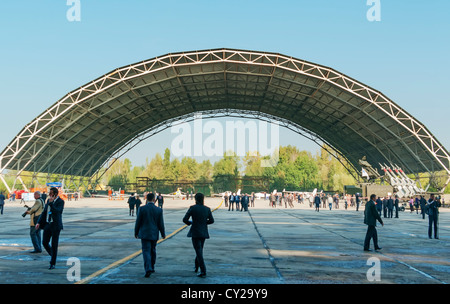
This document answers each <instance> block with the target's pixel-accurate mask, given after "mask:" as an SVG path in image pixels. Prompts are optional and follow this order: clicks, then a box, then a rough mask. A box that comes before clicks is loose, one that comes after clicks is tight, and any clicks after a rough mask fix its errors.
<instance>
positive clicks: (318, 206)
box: [314, 194, 320, 212]
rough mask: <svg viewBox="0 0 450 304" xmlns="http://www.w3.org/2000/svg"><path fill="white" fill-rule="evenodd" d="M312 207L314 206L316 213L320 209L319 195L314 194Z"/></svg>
mask: <svg viewBox="0 0 450 304" xmlns="http://www.w3.org/2000/svg"><path fill="white" fill-rule="evenodd" d="M314 205H315V206H316V211H317V212H319V208H320V194H316V196H314Z"/></svg>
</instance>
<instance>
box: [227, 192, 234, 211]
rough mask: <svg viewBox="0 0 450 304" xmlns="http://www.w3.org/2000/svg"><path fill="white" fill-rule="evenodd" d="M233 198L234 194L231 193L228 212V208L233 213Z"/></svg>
mask: <svg viewBox="0 0 450 304" xmlns="http://www.w3.org/2000/svg"><path fill="white" fill-rule="evenodd" d="M234 198H235V194H234V193H231V195H230V204H229V205H228V211H230V208H231V211H234Z"/></svg>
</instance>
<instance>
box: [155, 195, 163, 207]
mask: <svg viewBox="0 0 450 304" xmlns="http://www.w3.org/2000/svg"><path fill="white" fill-rule="evenodd" d="M156 199H157V200H158V207H159V208H161V209H162V207H163V205H164V197H163V196H162V195H161V193H159V194H158V196H157V197H156Z"/></svg>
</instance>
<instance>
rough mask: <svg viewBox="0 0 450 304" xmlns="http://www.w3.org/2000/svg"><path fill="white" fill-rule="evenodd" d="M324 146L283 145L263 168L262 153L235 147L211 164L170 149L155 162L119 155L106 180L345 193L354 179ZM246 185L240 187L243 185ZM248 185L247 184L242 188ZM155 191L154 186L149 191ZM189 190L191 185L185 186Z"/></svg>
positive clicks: (216, 189) (123, 183)
mask: <svg viewBox="0 0 450 304" xmlns="http://www.w3.org/2000/svg"><path fill="white" fill-rule="evenodd" d="M326 148H327V147H326V146H322V147H321V149H320V151H318V152H317V153H316V154H315V155H313V154H312V153H311V152H308V151H301V150H299V149H298V148H297V147H295V146H291V145H288V146H281V147H279V149H278V151H277V153H278V154H277V156H278V161H277V162H275V163H274V165H273V166H266V167H264V166H262V165H261V164H262V161H263V160H269V159H270V158H271V157H272V156H273V155H271V156H268V155H266V156H262V155H260V154H259V153H258V152H253V153H251V152H247V153H246V155H245V156H244V157H240V156H238V155H236V153H234V152H232V151H228V152H225V153H224V155H223V157H222V158H221V159H219V160H218V161H216V162H215V163H214V164H212V163H211V162H210V161H209V160H203V161H201V162H199V161H197V160H196V159H195V158H193V157H183V158H181V159H178V158H174V157H171V153H170V149H168V148H166V149H165V151H164V155H161V154H159V153H157V154H156V155H155V156H154V157H153V158H152V159H151V160H149V159H148V158H147V160H146V163H145V164H144V165H142V166H132V163H131V161H130V160H129V159H127V158H125V159H115V160H113V161H112V163H111V164H109V165H110V168H109V170H108V171H106V172H105V174H104V176H103V180H102V183H103V184H104V185H108V186H110V187H113V188H114V189H115V190H117V189H118V188H119V187H121V188H122V189H124V188H126V187H127V186H126V185H127V184H133V183H136V178H137V177H148V178H149V179H154V180H167V181H173V182H180V181H183V182H191V183H192V184H194V183H195V182H203V183H205V182H209V183H210V184H211V186H212V189H211V192H221V191H225V190H231V191H233V190H235V189H232V187H233V183H236V180H238V183H239V181H241V182H244V183H245V181H253V182H252V183H250V184H248V182H247V191H272V190H273V189H278V191H281V190H282V189H286V190H310V189H313V188H318V189H323V190H326V191H342V189H343V188H344V185H354V184H356V183H357V181H356V180H355V178H354V177H353V176H352V174H350V173H349V172H348V171H347V169H345V167H344V166H343V165H342V164H341V163H340V162H339V161H338V160H337V159H336V158H334V157H333V156H332V155H331V154H330V153H329V152H328V151H327V149H326ZM356 175H357V173H355V174H354V176H356ZM240 186H242V185H240ZM245 187H246V186H245V185H244V188H245ZM149 190H152V189H149ZM184 190H188V189H184Z"/></svg>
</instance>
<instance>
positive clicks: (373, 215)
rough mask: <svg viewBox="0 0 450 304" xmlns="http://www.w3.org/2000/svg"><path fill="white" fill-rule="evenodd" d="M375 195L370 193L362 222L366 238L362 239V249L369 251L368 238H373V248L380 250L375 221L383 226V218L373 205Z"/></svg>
mask: <svg viewBox="0 0 450 304" xmlns="http://www.w3.org/2000/svg"><path fill="white" fill-rule="evenodd" d="M376 197H377V196H376V195H375V194H372V195H371V196H370V200H369V201H368V202H367V204H366V206H365V210H364V224H366V225H367V233H366V238H365V239H364V251H371V250H370V249H369V248H370V240H371V239H373V245H374V247H375V250H381V247H379V246H378V234H377V228H376V226H377V221H379V222H380V224H381V225H382V226H384V223H383V220H382V219H381V216H380V214H379V213H378V211H377V209H376V207H375V199H376Z"/></svg>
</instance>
